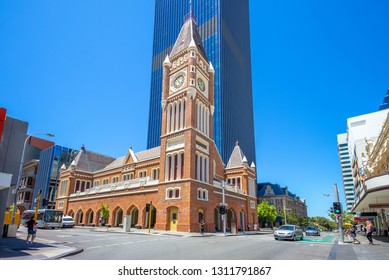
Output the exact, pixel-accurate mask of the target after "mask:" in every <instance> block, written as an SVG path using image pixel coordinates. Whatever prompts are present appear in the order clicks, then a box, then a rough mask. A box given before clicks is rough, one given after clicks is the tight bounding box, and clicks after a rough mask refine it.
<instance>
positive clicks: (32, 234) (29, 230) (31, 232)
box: [26, 216, 36, 245]
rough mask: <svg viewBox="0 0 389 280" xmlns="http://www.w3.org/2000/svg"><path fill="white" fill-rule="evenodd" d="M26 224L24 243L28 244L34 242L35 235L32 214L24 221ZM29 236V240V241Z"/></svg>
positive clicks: (34, 223)
mask: <svg viewBox="0 0 389 280" xmlns="http://www.w3.org/2000/svg"><path fill="white" fill-rule="evenodd" d="M26 226H27V239H26V245H30V244H32V243H33V242H34V239H35V237H36V222H35V220H34V217H33V216H31V218H30V219H29V220H28V221H27V222H26ZM30 238H31V241H29V240H30Z"/></svg>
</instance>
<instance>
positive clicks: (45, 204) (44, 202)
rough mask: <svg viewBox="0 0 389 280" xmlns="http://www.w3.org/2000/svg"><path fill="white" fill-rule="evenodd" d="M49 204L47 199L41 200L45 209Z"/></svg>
mask: <svg viewBox="0 0 389 280" xmlns="http://www.w3.org/2000/svg"><path fill="white" fill-rule="evenodd" d="M47 204H49V200H48V199H47V198H44V199H42V207H46V206H47Z"/></svg>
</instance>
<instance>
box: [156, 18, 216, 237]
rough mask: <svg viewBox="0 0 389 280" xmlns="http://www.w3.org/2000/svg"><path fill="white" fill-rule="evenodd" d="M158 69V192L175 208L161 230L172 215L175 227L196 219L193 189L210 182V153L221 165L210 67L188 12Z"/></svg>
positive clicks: (192, 223) (193, 223)
mask: <svg viewBox="0 0 389 280" xmlns="http://www.w3.org/2000/svg"><path fill="white" fill-rule="evenodd" d="M163 70H164V71H163V81H162V102H161V103H162V104H161V106H162V125H161V154H160V155H161V159H160V162H161V166H160V178H159V183H160V187H159V188H160V190H159V191H160V192H161V195H160V197H161V199H164V200H165V202H166V203H167V204H171V205H172V209H175V208H177V213H175V215H172V214H171V213H170V224H167V225H166V229H170V230H172V229H173V230H174V227H175V225H174V224H172V222H171V220H172V219H173V218H174V217H176V218H177V221H176V223H175V224H176V225H177V226H178V229H177V230H180V229H181V230H184V231H186V230H188V231H191V230H193V229H194V228H197V226H198V223H199V221H198V217H197V212H196V211H193V210H194V209H193V208H196V207H200V208H201V206H199V205H198V197H197V190H198V189H199V188H200V189H202V190H204V191H205V190H207V189H208V188H211V186H212V184H213V178H214V171H215V166H214V165H216V161H215V160H213V158H214V155H215V154H217V162H218V163H219V165H220V166H223V163H222V161H221V159H220V156H219V155H218V152H217V150H216V146H215V144H214V142H213V140H212V138H211V137H212V115H213V112H214V69H213V67H212V64H211V63H210V62H209V61H208V59H207V56H206V54H205V51H204V47H203V45H202V42H201V38H200V35H199V32H198V29H197V25H196V22H195V19H194V18H193V16H191V15H189V17H188V18H187V19H186V21H185V22H184V24H183V26H182V28H181V31H180V33H179V35H178V38H177V40H176V42H175V44H174V46H173V49H172V51H171V52H170V54H169V55H168V56H166V58H165V61H164V63H163ZM220 174H221V176H222V172H220ZM170 190H172V191H173V192H170ZM209 192H211V191H209ZM207 193H208V191H207ZM204 200H205V197H204ZM207 200H208V195H207ZM167 207H169V206H167ZM178 208H179V209H180V211H178ZM174 211H175V210H173V212H174ZM178 212H179V213H186V214H187V215H186V217H187V219H185V220H184V221H183V220H182V219H180V217H178V215H179V213H178ZM191 213H195V214H191ZM181 216H182V214H181ZM181 218H182V217H181ZM210 220H211V217H210ZM157 221H158V219H157ZM178 221H180V222H178ZM157 226H158V225H157ZM183 227H184V228H183Z"/></svg>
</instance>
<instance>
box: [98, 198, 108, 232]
mask: <svg viewBox="0 0 389 280" xmlns="http://www.w3.org/2000/svg"><path fill="white" fill-rule="evenodd" d="M100 215H101V218H102V219H103V221H102V225H103V226H104V225H105V224H106V223H107V222H108V218H109V205H108V204H101V206H100ZM107 230H108V226H107Z"/></svg>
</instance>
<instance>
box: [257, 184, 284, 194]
mask: <svg viewBox="0 0 389 280" xmlns="http://www.w3.org/2000/svg"><path fill="white" fill-rule="evenodd" d="M258 186H260V187H261V189H260V190H259V191H258V193H257V196H258V197H259V196H266V190H267V188H268V186H270V188H271V189H272V191H273V193H274V195H285V192H284V190H283V188H281V186H280V185H279V184H272V183H261V184H258Z"/></svg>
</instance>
